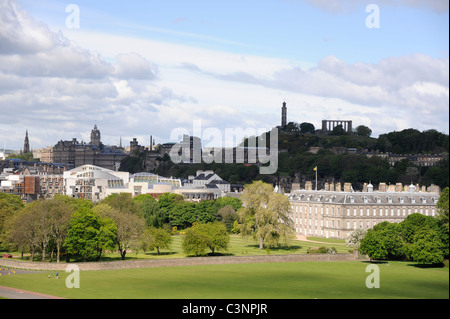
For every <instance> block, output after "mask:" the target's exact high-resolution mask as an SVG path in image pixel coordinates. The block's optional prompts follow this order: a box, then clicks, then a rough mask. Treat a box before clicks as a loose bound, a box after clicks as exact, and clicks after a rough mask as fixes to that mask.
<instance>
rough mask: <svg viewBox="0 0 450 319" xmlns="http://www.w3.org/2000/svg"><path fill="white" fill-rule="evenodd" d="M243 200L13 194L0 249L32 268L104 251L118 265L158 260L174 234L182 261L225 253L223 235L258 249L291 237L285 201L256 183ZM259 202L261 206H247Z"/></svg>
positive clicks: (0, 217)
mask: <svg viewBox="0 0 450 319" xmlns="http://www.w3.org/2000/svg"><path fill="white" fill-rule="evenodd" d="M242 196H243V200H242V201H241V200H240V199H237V198H233V197H221V198H218V199H216V200H209V201H201V202H199V203H193V202H188V201H185V200H184V197H183V196H181V195H177V194H172V193H165V194H162V195H161V196H159V198H158V200H155V199H154V198H153V197H152V196H150V195H138V196H136V197H134V198H132V197H131V194H126V193H121V194H113V195H110V196H108V197H107V198H105V199H104V200H102V201H101V202H99V203H97V204H93V203H92V202H90V201H89V200H86V199H75V198H72V197H69V196H65V195H55V197H54V198H53V199H48V200H43V199H42V200H37V201H34V202H32V203H30V204H26V205H25V204H23V203H22V202H21V200H20V198H19V197H18V196H17V195H11V194H0V213H1V214H0V249H7V250H17V251H20V252H21V255H22V258H24V254H25V253H29V255H30V257H29V259H30V260H31V261H33V260H35V256H36V255H37V254H40V257H41V260H42V261H48V260H49V261H56V262H60V260H61V259H62V258H65V260H66V261H70V259H71V258H76V259H79V260H82V261H88V260H96V261H98V260H100V258H101V257H102V255H103V254H104V253H105V252H109V251H117V252H118V253H119V254H120V256H121V258H122V259H125V257H126V254H127V252H129V251H130V250H139V249H140V250H143V251H144V252H145V251H149V250H156V251H157V253H158V254H160V250H161V249H168V248H170V246H171V243H172V236H173V235H178V234H182V235H183V245H182V246H183V247H182V248H183V250H184V252H185V254H186V255H204V254H206V253H207V251H208V250H209V251H210V252H211V253H212V254H215V253H216V252H218V251H223V250H226V249H227V247H228V244H229V240H230V237H229V234H230V233H234V234H237V233H241V234H242V236H246V237H248V236H253V237H254V238H255V239H257V240H258V241H259V243H260V248H261V249H262V248H267V247H269V246H273V245H280V244H286V243H288V241H289V239H290V238H293V234H294V232H293V228H292V224H291V223H290V220H289V217H288V212H289V208H290V204H289V200H288V199H287V197H286V196H283V195H281V194H276V193H274V192H273V187H272V186H271V185H269V184H265V183H263V182H261V181H259V182H255V183H253V184H251V185H247V187H246V189H245V190H244V193H243V195H242ZM259 197H260V199H258V203H260V206H261V207H256V206H252V205H251V203H253V202H254V201H255V200H256V198H259ZM244 205H245V206H244Z"/></svg>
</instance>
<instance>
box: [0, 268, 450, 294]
mask: <svg viewBox="0 0 450 319" xmlns="http://www.w3.org/2000/svg"><path fill="white" fill-rule="evenodd" d="M367 265H369V263H367V262H362V261H354V262H300V263H261V264H233V265H203V266H181V267H161V268H145V269H127V270H106V271H82V272H81V273H80V288H72V289H69V288H67V287H66V286H65V279H66V276H67V275H68V274H67V273H65V272H60V278H59V279H56V278H55V273H54V272H36V273H27V274H15V275H9V276H6V275H5V276H1V277H0V285H3V286H8V287H14V288H19V289H24V290H31V291H36V292H41V293H45V294H50V295H56V296H60V297H65V298H74V299H78V298H84V299H96V298H102V299H114V298H121V299H141V298H146V299H203V298H206V299H259V298H262V299H264V298H266V299H279V298H282V299H314V298H318V299H372V298H374V299H395V298H400V299H407V298H417V299H428V298H430V299H440V298H442V299H448V298H449V269H448V266H447V267H445V268H421V267H418V266H417V265H415V264H413V263H408V262H389V263H380V264H377V265H378V267H379V269H380V288H372V289H369V288H367V287H366V285H365V282H366V278H367V276H368V275H369V273H366V271H365V270H366V267H367ZM49 274H50V275H51V278H48V275H49Z"/></svg>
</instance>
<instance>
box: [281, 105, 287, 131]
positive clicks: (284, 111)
mask: <svg viewBox="0 0 450 319" xmlns="http://www.w3.org/2000/svg"><path fill="white" fill-rule="evenodd" d="M286 124H287V107H286V102H283V107H282V108H281V127H283V126H285V125H286Z"/></svg>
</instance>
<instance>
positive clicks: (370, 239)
mask: <svg viewBox="0 0 450 319" xmlns="http://www.w3.org/2000/svg"><path fill="white" fill-rule="evenodd" d="M359 251H360V252H361V253H362V254H365V255H368V256H369V258H370V260H385V259H387V256H388V250H387V249H386V246H385V244H384V240H383V238H382V237H381V235H380V233H379V232H377V231H376V230H374V229H369V230H368V231H367V234H366V236H365V237H364V238H363V240H361V244H360V245H359Z"/></svg>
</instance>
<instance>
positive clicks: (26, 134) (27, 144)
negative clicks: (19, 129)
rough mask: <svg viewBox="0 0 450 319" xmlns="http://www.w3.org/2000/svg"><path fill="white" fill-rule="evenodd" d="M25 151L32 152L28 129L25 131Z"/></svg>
mask: <svg viewBox="0 0 450 319" xmlns="http://www.w3.org/2000/svg"><path fill="white" fill-rule="evenodd" d="M23 152H24V153H30V142H29V140H28V130H26V132H25V141H24V142H23Z"/></svg>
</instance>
